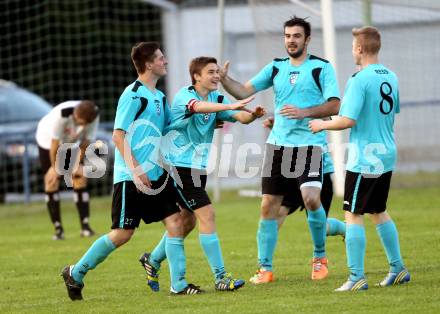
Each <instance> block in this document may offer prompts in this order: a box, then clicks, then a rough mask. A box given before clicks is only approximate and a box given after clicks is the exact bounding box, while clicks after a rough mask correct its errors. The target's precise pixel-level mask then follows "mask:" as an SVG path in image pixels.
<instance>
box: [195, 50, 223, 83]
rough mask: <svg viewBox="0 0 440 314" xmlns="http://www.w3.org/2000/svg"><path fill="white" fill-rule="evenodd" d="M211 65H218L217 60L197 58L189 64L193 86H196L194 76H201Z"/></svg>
mask: <svg viewBox="0 0 440 314" xmlns="http://www.w3.org/2000/svg"><path fill="white" fill-rule="evenodd" d="M209 63H215V64H217V59H216V58H213V57H197V58H194V59H192V60H191V62H190V64H189V75H190V76H191V82H192V84H193V85H195V84H196V79H195V78H194V74H201V73H202V69H203V68H204V67H205V66H207V65H208V64H209Z"/></svg>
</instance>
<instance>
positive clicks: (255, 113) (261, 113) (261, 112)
mask: <svg viewBox="0 0 440 314" xmlns="http://www.w3.org/2000/svg"><path fill="white" fill-rule="evenodd" d="M265 114H266V109H264V107H263V106H257V107H255V109H254V111H252V115H253V116H254V117H256V118H261V117H262V116H264V115H265Z"/></svg>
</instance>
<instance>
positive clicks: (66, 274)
mask: <svg viewBox="0 0 440 314" xmlns="http://www.w3.org/2000/svg"><path fill="white" fill-rule="evenodd" d="M72 269H73V265H70V266H66V267H64V268H63V271H62V272H61V276H62V277H63V279H64V283H65V284H66V288H67V293H68V294H69V298H70V299H71V300H72V301H75V300H82V299H83V297H82V293H81V290H82V289H83V288H84V284H80V283H77V282H76V281H75V280H74V279H73V277H72Z"/></svg>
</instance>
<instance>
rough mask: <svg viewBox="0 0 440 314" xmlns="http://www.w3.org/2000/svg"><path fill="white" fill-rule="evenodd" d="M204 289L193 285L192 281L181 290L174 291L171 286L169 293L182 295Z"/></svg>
mask: <svg viewBox="0 0 440 314" xmlns="http://www.w3.org/2000/svg"><path fill="white" fill-rule="evenodd" d="M203 292H205V291H203V290H202V289H200V287H199V286H195V285H193V284H192V283H190V284H188V285H187V286H186V288H185V289H183V290H182V291H179V292H177V291H174V290H173V288H171V292H170V293H171V295H184V294H201V293H203Z"/></svg>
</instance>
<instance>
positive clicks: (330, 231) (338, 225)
mask: <svg viewBox="0 0 440 314" xmlns="http://www.w3.org/2000/svg"><path fill="white" fill-rule="evenodd" d="M327 227H328V228H327V235H328V236H335V235H345V223H344V222H342V221H340V220H338V219H336V218H327Z"/></svg>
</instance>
